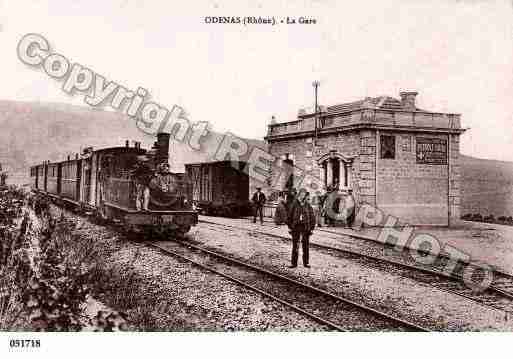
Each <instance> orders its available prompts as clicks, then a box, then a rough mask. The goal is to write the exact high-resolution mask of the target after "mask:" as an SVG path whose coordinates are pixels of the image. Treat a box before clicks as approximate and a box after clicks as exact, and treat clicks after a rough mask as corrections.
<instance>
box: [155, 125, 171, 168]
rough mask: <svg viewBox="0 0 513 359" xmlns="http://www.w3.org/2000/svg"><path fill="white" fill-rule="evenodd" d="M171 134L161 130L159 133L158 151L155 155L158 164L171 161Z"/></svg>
mask: <svg viewBox="0 0 513 359" xmlns="http://www.w3.org/2000/svg"><path fill="white" fill-rule="evenodd" d="M170 137H171V134H169V133H164V132H160V133H158V134H157V153H156V155H155V162H156V164H157V165H158V164H160V163H162V162H165V163H168V161H169V138H170Z"/></svg>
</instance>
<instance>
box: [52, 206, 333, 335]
mask: <svg viewBox="0 0 513 359" xmlns="http://www.w3.org/2000/svg"><path fill="white" fill-rule="evenodd" d="M54 213H55V214H57V215H59V216H60V210H55V209H54ZM66 216H67V218H68V220H72V221H73V222H75V224H76V229H75V230H74V231H73V234H74V235H75V236H76V238H77V240H80V238H90V237H91V236H92V237H93V238H94V239H95V243H96V245H95V247H97V248H95V250H96V251H97V252H98V255H101V257H102V258H101V259H102V262H103V263H104V267H103V268H102V271H103V277H104V280H105V281H106V283H104V284H102V285H101V287H103V288H106V289H107V290H106V291H105V292H104V293H100V294H96V295H97V296H98V298H99V299H100V300H102V302H104V303H106V304H107V305H109V306H110V307H112V308H113V309H115V310H119V311H124V312H125V313H126V314H127V316H128V321H129V323H130V322H131V323H132V325H131V327H130V329H132V330H160V331H167V330H171V331H231V330H244V331H248V330H249V331H263V330H271V331H317V330H326V329H327V328H325V327H323V326H322V325H320V324H318V323H316V322H314V321H313V320H311V319H309V318H306V317H304V316H303V315H301V314H299V313H297V312H295V311H293V310H292V309H289V308H287V307H285V306H284V305H282V304H280V303H278V302H275V301H273V300H272V299H268V298H266V297H264V296H262V295H261V294H258V293H255V292H253V291H251V290H249V289H246V288H243V287H241V286H240V285H238V284H236V283H234V282H231V281H229V280H228V279H225V278H222V277H220V276H218V275H216V274H213V273H211V272H207V271H205V270H202V269H200V268H198V267H196V266H194V265H193V264H190V263H187V262H184V261H183V260H180V259H178V258H174V257H171V256H168V255H165V254H163V253H161V252H160V251H158V250H156V249H152V248H149V247H148V246H147V245H145V244H144V243H134V242H130V241H128V240H127V239H126V238H124V236H123V235H121V234H119V233H117V232H116V231H114V230H113V229H111V228H108V227H104V226H99V225H95V224H92V223H91V222H89V221H88V220H86V219H84V218H81V217H78V216H75V215H70V214H69V213H67V212H66ZM123 280H126V281H129V282H130V283H134V288H133V289H128V290H127V288H124V289H123V290H124V292H123V293H119V292H115V287H116V286H118V284H119V283H118V282H120V281H123ZM109 282H112V283H109ZM129 299H130V300H131V303H132V305H129V304H127V303H129V302H130V300H129ZM120 303H121V304H122V305H120ZM134 303H136V305H134ZM141 317H143V318H141ZM134 318H135V320H134ZM131 319H132V320H131ZM134 322H137V323H143V324H144V325H143V326H141V325H134Z"/></svg>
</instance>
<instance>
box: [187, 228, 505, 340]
mask: <svg viewBox="0 0 513 359" xmlns="http://www.w3.org/2000/svg"><path fill="white" fill-rule="evenodd" d="M220 220H221V221H222V222H223V223H229V220H227V219H224V218H223V219H220ZM236 225H237V226H240V225H241V221H240V220H239V221H237V223H236ZM247 226H248V229H247V230H242V229H235V228H226V227H224V228H223V227H219V226H214V225H211V224H205V223H200V224H199V225H198V226H197V227H196V228H195V229H194V230H193V233H191V236H190V238H191V240H194V241H196V242H198V243H201V244H203V245H206V246H208V247H209V248H212V249H215V250H218V251H222V252H224V253H227V254H232V255H236V256H237V257H239V258H241V259H244V260H248V261H250V262H251V263H254V264H256V265H262V266H265V267H267V268H269V269H271V270H273V271H276V272H278V273H281V274H285V275H290V276H291V277H293V278H296V279H300V280H303V281H304V282H306V283H310V284H314V285H318V286H321V287H323V288H326V289H329V290H330V291H333V292H334V293H337V294H339V295H342V296H346V297H348V298H349V299H352V300H355V301H361V302H362V303H364V304H366V305H368V306H371V307H374V308H376V309H380V310H383V311H387V312H388V313H390V314H393V315H397V316H400V317H401V318H404V319H407V320H410V321H412V322H415V323H419V324H422V325H423V326H427V327H428V328H431V329H433V330H447V331H458V330H478V331H483V330H490V331H492V330H493V331H495V330H499V331H510V330H511V329H512V328H513V322H512V321H511V320H510V319H509V318H507V316H506V315H505V313H504V312H502V311H499V310H495V309H492V308H488V307H484V306H482V305H479V304H477V303H475V302H473V301H470V300H468V299H466V298H462V297H459V296H456V295H453V294H451V293H448V292H445V291H441V290H436V289H434V288H433V287H430V286H427V285H425V284H422V283H419V282H417V281H414V280H412V279H409V278H404V277H401V276H396V275H393V274H390V273H384V272H380V271H378V270H374V269H372V268H368V267H365V266H361V265H358V264H356V263H354V262H352V261H350V260H344V259H340V258H335V257H334V256H330V255H328V254H324V253H319V252H318V251H316V250H315V249H314V248H311V250H310V252H311V253H310V256H311V261H310V262H311V265H312V268H311V269H304V268H301V267H299V269H295V270H290V269H289V268H287V265H288V264H289V260H290V242H286V241H284V240H281V239H279V238H275V237H271V236H267V235H263V234H259V233H256V232H255V231H254V230H251V229H250V228H254V229H255V230H258V231H266V230H267V228H266V227H267V226H254V225H253V224H252V223H248V224H247ZM317 237H319V235H317Z"/></svg>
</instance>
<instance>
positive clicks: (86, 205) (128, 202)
mask: <svg viewBox="0 0 513 359" xmlns="http://www.w3.org/2000/svg"><path fill="white" fill-rule="evenodd" d="M169 138H170V135H169V134H168V133H159V134H157V142H155V144H154V146H153V148H152V149H150V150H145V149H142V148H141V144H140V143H139V142H136V143H135V145H134V146H133V147H131V146H130V144H129V141H126V143H125V146H124V147H123V146H120V147H110V148H103V149H98V150H93V148H91V147H89V148H86V149H85V150H84V151H83V153H82V155H81V157H79V156H78V155H76V157H75V158H74V159H71V158H70V157H68V159H67V160H66V161H62V162H55V163H52V162H50V161H45V162H43V163H42V164H39V165H36V166H32V167H31V168H30V177H31V187H32V188H33V189H34V190H35V191H37V192H39V193H42V194H44V195H46V196H49V197H50V198H52V199H53V200H54V201H56V202H58V203H59V204H62V205H65V206H71V207H73V208H76V209H80V210H83V211H85V212H86V213H89V214H94V215H96V216H97V217H99V218H102V219H105V220H110V221H114V222H117V223H120V224H121V225H123V226H124V227H125V229H126V230H128V231H130V232H145V233H152V234H158V235H173V236H178V237H179V236H183V235H184V234H185V233H187V232H188V231H189V230H190V229H191V226H194V225H196V224H197V223H198V214H197V212H196V211H195V210H193V207H192V186H191V183H190V182H189V181H188V180H187V178H186V177H185V175H184V174H182V173H170V174H168V180H167V185H166V186H165V187H164V188H163V187H162V186H156V185H153V183H152V182H150V184H149V190H150V195H149V206H148V210H147V211H141V210H140V209H138V208H137V206H136V200H137V191H138V189H137V184H136V178H135V175H134V170H133V169H134V167H135V166H136V165H137V163H138V158H140V156H146V157H147V158H148V159H149V167H150V168H152V169H153V170H156V169H157V167H158V166H159V165H160V164H162V163H167V161H168V157H169Z"/></svg>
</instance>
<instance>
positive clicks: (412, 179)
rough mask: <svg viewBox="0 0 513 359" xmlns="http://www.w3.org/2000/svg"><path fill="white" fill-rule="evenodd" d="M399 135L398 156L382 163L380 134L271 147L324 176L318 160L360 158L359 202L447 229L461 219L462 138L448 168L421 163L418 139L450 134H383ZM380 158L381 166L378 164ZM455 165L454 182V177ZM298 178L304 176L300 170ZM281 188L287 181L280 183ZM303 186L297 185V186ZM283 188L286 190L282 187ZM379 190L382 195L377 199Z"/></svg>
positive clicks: (453, 145) (453, 146)
mask: <svg viewBox="0 0 513 359" xmlns="http://www.w3.org/2000/svg"><path fill="white" fill-rule="evenodd" d="M383 134H386V135H393V136H395V146H396V147H395V158H394V159H381V158H380V153H379V151H380V148H379V147H380V145H379V137H377V133H376V131H375V130H353V131H347V132H344V133H339V134H334V135H330V136H325V137H321V138H319V139H318V140H317V146H316V148H315V149H314V148H313V146H312V142H311V139H305V138H296V139H290V140H282V141H279V142H275V143H271V144H270V146H269V149H270V151H271V153H272V154H273V155H275V156H276V157H278V158H279V157H281V156H283V155H285V154H287V153H288V154H293V160H294V166H296V167H299V168H302V169H305V170H306V171H307V172H308V171H312V173H314V174H315V175H316V176H320V169H319V166H318V165H317V162H316V161H317V159H318V158H319V157H321V156H322V155H324V154H326V153H329V151H331V150H335V151H337V152H338V153H340V154H342V155H344V156H348V157H352V156H355V157H354V160H353V165H352V169H351V173H350V177H351V187H352V188H353V190H354V194H355V197H356V200H357V203H358V204H360V205H361V204H363V203H367V204H370V205H372V206H377V207H378V208H380V209H381V210H382V211H383V212H385V214H390V215H394V216H395V217H398V218H399V219H400V220H401V222H403V223H409V224H424V225H447V224H448V217H449V215H450V217H451V221H452V222H454V221H455V220H457V219H459V217H460V205H461V194H460V187H461V185H460V180H461V179H460V177H461V168H460V163H459V136H458V135H451V136H450V144H449V146H448V147H449V148H448V151H450V154H449V157H448V159H449V165H447V164H442V165H438V164H418V163H417V159H416V139H417V137H424V138H438V139H445V140H447V139H448V135H446V134H423V133H419V132H403V131H401V132H400V131H380V132H379V136H380V135H383ZM376 159H377V163H376ZM449 167H450V175H451V179H450V181H449V179H448V170H449ZM294 174H295V175H296V176H297V175H301V174H298V173H297V172H295V173H294ZM273 183H275V184H276V183H277V185H276V186H275V187H277V189H278V188H279V187H280V186H283V184H284V181H283V180H282V181H281V182H280V181H276V178H273ZM295 183H297V181H296V182H295ZM279 189H281V188H279ZM376 192H377V196H376Z"/></svg>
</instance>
